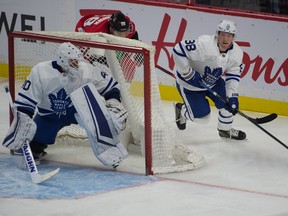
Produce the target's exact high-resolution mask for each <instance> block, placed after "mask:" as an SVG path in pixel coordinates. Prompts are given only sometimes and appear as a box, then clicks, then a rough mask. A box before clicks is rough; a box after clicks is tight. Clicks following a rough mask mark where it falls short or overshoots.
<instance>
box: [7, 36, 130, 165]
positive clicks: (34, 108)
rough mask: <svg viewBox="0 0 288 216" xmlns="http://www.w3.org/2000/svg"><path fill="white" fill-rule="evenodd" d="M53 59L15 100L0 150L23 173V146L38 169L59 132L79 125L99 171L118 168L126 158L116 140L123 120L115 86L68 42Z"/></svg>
mask: <svg viewBox="0 0 288 216" xmlns="http://www.w3.org/2000/svg"><path fill="white" fill-rule="evenodd" d="M56 53H57V59H56V60H54V61H45V62H40V63H38V64H37V65H35V66H34V67H33V68H32V70H31V73H30V75H29V76H28V77H27V79H26V81H25V82H24V84H23V86H22V88H21V90H20V91H19V93H18V95H17V96H16V99H15V102H14V105H13V110H14V120H13V122H12V124H11V126H10V129H9V131H8V134H7V136H6V138H5V139H4V141H3V145H4V146H5V147H7V148H9V149H11V150H14V151H15V155H14V158H15V159H16V160H14V161H16V165H17V166H18V167H20V168H24V167H25V161H24V160H23V158H24V157H23V153H22V151H21V147H22V145H23V143H24V142H25V141H26V140H28V141H29V142H30V146H31V150H32V153H33V156H34V159H35V161H36V163H37V160H41V159H42V158H43V157H44V156H45V155H46V152H45V151H44V150H45V148H47V146H48V145H51V144H54V142H55V138H56V135H57V133H58V131H59V130H60V129H61V128H63V127H64V126H68V125H70V124H80V125H81V126H82V127H83V128H84V129H85V130H86V132H87V134H88V138H89V142H90V144H91V146H92V148H93V152H94V154H95V156H96V157H97V158H98V159H99V160H100V161H101V162H102V163H103V164H104V165H107V166H109V167H114V168H115V167H117V166H118V165H119V163H120V162H121V161H122V160H123V159H124V158H125V157H126V156H127V151H126V149H125V148H124V146H123V145H122V144H121V143H120V142H119V140H118V137H117V135H118V134H119V133H120V132H121V131H122V130H124V129H125V127H126V119H127V116H128V114H127V111H126V110H125V109H124V108H123V106H122V104H121V98H120V96H121V95H120V90H119V84H118V82H117V81H115V80H114V79H113V77H111V75H109V74H110V73H108V72H106V71H103V70H100V69H99V70H98V68H97V67H95V66H92V65H91V64H89V63H86V62H84V61H83V57H82V54H81V51H80V50H79V49H78V48H77V47H76V46H74V45H73V44H71V43H69V42H66V43H63V44H61V45H60V46H59V47H58V49H57V51H56ZM99 68H100V67H99ZM107 70H108V69H107ZM22 161H23V162H22Z"/></svg>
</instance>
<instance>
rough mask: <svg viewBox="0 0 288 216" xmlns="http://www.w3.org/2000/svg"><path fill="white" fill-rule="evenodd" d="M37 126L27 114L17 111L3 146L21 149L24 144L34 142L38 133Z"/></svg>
mask: <svg viewBox="0 0 288 216" xmlns="http://www.w3.org/2000/svg"><path fill="white" fill-rule="evenodd" d="M36 129H37V125H36V123H35V122H34V121H33V119H31V118H30V117H29V116H28V115H27V114H25V113H22V112H19V111H15V112H14V119H13V122H12V124H11V126H10V129H9V131H8V133H7V135H6V137H5V138H4V141H3V144H2V145H3V146H5V147H7V148H9V149H11V150H17V149H20V148H21V147H22V145H23V143H24V142H25V141H26V140H28V141H29V142H30V141H32V139H33V138H34V135H35V133H36Z"/></svg>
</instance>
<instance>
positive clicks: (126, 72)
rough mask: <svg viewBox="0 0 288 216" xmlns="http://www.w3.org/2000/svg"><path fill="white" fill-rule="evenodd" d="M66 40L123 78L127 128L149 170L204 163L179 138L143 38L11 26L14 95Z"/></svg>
mask: <svg viewBox="0 0 288 216" xmlns="http://www.w3.org/2000/svg"><path fill="white" fill-rule="evenodd" d="M67 41H69V42H71V43H73V44H74V45H76V46H78V47H79V48H80V50H81V52H82V53H83V56H84V60H85V61H87V62H89V63H91V64H93V65H94V66H95V67H100V69H101V68H104V69H105V70H106V71H107V70H108V71H110V72H111V73H112V75H113V77H114V78H115V79H116V80H117V81H118V83H119V84H120V90H121V96H122V101H123V104H124V107H125V108H126V109H127V111H128V113H129V117H128V126H127V128H128V129H130V130H131V132H130V134H131V137H132V139H130V140H133V144H129V146H130V145H135V146H137V147H138V148H139V149H140V150H141V153H142V155H143V156H145V172H146V175H153V174H157V173H159V174H161V173H170V172H182V171H187V170H193V169H196V168H199V167H201V166H202V165H203V164H204V158H203V156H202V155H199V154H197V153H196V152H194V151H193V150H190V149H188V148H187V147H185V146H183V145H182V144H180V143H179V142H177V141H176V133H175V131H174V129H173V127H169V124H168V123H167V121H166V119H165V116H164V110H163V107H162V101H161V98H160V93H159V87H158V81H157V76H156V74H155V66H154V52H155V50H154V47H152V46H150V45H148V44H145V43H143V42H141V41H137V40H131V39H126V38H120V37H115V36H113V35H109V34H104V33H95V34H94V33H93V34H91V33H82V32H81V33H80V32H47V31H41V32H40V31H39V32H34V31H33V32H32V31H28V32H12V33H10V35H9V39H8V50H9V86H10V91H11V95H12V98H13V100H14V98H15V94H16V93H17V92H18V91H19V89H20V87H21V85H22V83H23V82H24V80H25V78H26V77H27V76H28V75H29V73H30V71H31V68H32V67H33V66H34V65H36V64H37V63H39V62H42V61H47V60H55V59H56V57H55V50H56V48H57V47H58V46H59V44H60V43H63V42H67ZM61 131H62V133H61ZM61 131H60V132H59V133H58V135H59V134H61V136H63V135H64V136H70V137H74V139H83V138H87V136H86V133H85V131H84V130H83V129H82V128H80V127H75V126H72V127H70V126H69V127H65V128H64V129H62V130H61ZM63 131H64V132H63ZM129 146H128V151H129Z"/></svg>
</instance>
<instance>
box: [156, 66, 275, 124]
mask: <svg viewBox="0 0 288 216" xmlns="http://www.w3.org/2000/svg"><path fill="white" fill-rule="evenodd" d="M156 68H158V69H159V70H161V71H162V72H164V73H166V74H168V75H169V76H171V77H173V78H174V79H175V75H174V74H173V73H172V72H170V71H168V70H166V69H165V68H163V67H161V66H159V65H156ZM207 90H208V89H207ZM211 90H212V89H211ZM208 91H209V90H208ZM212 91H213V90H212ZM215 93H216V92H215ZM225 103H226V101H225ZM238 114H239V115H241V116H242V117H244V118H246V119H248V120H249V121H251V122H253V123H255V124H264V123H268V122H271V121H273V120H274V119H276V118H277V114H276V113H271V114H269V115H267V116H263V117H260V118H252V117H249V116H248V115H246V114H245V113H243V112H241V111H240V110H238Z"/></svg>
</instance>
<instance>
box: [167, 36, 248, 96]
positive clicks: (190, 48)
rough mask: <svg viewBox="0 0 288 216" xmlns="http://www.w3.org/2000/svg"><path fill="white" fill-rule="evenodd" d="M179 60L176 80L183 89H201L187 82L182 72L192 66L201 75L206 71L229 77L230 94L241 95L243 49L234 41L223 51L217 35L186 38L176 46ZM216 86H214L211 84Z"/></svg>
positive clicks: (186, 72) (175, 53)
mask: <svg viewBox="0 0 288 216" xmlns="http://www.w3.org/2000/svg"><path fill="white" fill-rule="evenodd" d="M173 52H174V60H175V63H176V68H177V69H178V70H177V71H176V78H177V82H178V83H179V84H180V85H181V86H183V87H184V88H186V89H188V90H192V91H200V90H203V89H200V88H198V87H195V86H192V85H190V84H188V83H187V82H185V80H184V79H183V77H182V75H185V74H188V72H189V69H190V68H193V69H194V70H195V71H197V72H199V73H200V74H201V75H204V74H205V73H210V74H213V75H214V76H218V78H220V77H221V76H224V75H225V77H223V78H224V79H225V80H226V90H227V96H228V97H231V96H232V95H235V94H238V90H237V89H238V84H239V81H240V74H241V72H242V66H241V65H242V58H243V51H242V50H241V48H240V47H239V46H238V45H237V44H236V43H235V42H233V44H232V46H231V47H230V48H229V49H228V51H226V52H225V53H220V51H219V47H218V46H217V38H216V37H215V35H203V36H200V37H199V38H198V39H196V40H183V41H181V42H179V43H178V44H177V45H176V46H175V47H174V49H173ZM211 86H213V85H211Z"/></svg>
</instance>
